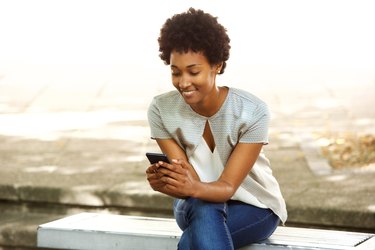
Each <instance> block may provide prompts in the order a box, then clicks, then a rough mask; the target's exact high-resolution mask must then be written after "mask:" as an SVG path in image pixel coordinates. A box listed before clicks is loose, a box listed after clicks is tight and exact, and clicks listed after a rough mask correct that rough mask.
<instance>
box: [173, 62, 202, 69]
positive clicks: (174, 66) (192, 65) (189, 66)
mask: <svg viewBox="0 0 375 250" xmlns="http://www.w3.org/2000/svg"><path fill="white" fill-rule="evenodd" d="M200 65H202V64H199V63H196V64H190V65H188V66H186V68H192V67H195V66H200ZM171 68H177V69H178V67H177V66H176V65H173V64H172V65H171Z"/></svg>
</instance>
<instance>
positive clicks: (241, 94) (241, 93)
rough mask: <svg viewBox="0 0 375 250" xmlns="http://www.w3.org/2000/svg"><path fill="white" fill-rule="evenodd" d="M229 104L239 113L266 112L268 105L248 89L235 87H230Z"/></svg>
mask: <svg viewBox="0 0 375 250" xmlns="http://www.w3.org/2000/svg"><path fill="white" fill-rule="evenodd" d="M229 105H230V106H231V108H232V109H235V110H236V111H237V112H236V113H238V114H239V115H240V113H243V112H245V113H248V112H250V113H253V114H254V113H258V112H260V113H268V105H267V104H266V103H265V102H264V101H263V100H262V99H260V98H259V97H257V96H255V95H253V94H251V93H250V92H248V91H245V90H242V89H236V88H230V92H229Z"/></svg>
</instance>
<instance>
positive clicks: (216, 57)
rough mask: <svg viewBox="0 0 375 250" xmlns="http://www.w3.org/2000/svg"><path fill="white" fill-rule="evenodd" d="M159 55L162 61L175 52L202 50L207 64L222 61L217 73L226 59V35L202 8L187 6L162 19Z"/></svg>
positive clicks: (168, 61)
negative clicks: (177, 12)
mask: <svg viewBox="0 0 375 250" xmlns="http://www.w3.org/2000/svg"><path fill="white" fill-rule="evenodd" d="M158 42H159V52H160V54H159V56H160V58H161V59H162V60H163V61H164V63H165V64H166V65H169V64H170V55H171V52H172V51H173V50H176V51H177V52H180V53H182V52H185V53H186V52H188V51H193V52H196V53H199V52H201V53H203V55H204V56H205V57H206V58H207V60H208V62H209V63H210V65H211V66H213V65H217V64H220V63H223V65H222V68H221V71H220V73H219V74H223V73H224V69H225V66H226V61H227V60H228V59H229V50H230V45H229V42H230V39H229V37H228V35H227V30H226V29H225V28H224V27H223V26H222V25H221V24H220V23H218V21H217V17H213V16H212V15H210V14H208V13H205V12H204V11H202V10H199V9H198V10H196V9H194V8H189V10H188V11H186V12H183V13H181V14H176V15H174V16H173V17H171V18H169V19H167V20H166V22H165V23H164V25H163V26H162V28H161V30H160V36H159V38H158Z"/></svg>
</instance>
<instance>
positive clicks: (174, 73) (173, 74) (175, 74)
mask: <svg viewBox="0 0 375 250" xmlns="http://www.w3.org/2000/svg"><path fill="white" fill-rule="evenodd" d="M171 73H172V76H179V75H181V73H180V72H178V71H173V70H172V72H171Z"/></svg>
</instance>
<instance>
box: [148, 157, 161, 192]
mask: <svg viewBox="0 0 375 250" xmlns="http://www.w3.org/2000/svg"><path fill="white" fill-rule="evenodd" d="M159 167H160V163H155V164H152V165H151V166H149V167H148V168H147V169H146V175H147V181H148V183H149V184H150V186H151V188H152V189H153V190H154V191H159V192H163V187H164V186H165V183H164V182H162V181H161V177H163V176H164V174H162V173H161V172H159V171H158V168H159Z"/></svg>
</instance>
